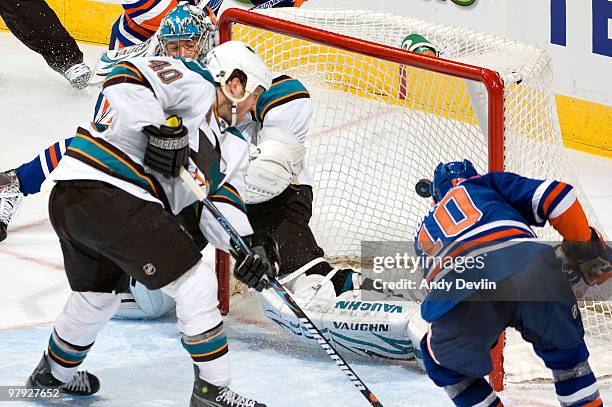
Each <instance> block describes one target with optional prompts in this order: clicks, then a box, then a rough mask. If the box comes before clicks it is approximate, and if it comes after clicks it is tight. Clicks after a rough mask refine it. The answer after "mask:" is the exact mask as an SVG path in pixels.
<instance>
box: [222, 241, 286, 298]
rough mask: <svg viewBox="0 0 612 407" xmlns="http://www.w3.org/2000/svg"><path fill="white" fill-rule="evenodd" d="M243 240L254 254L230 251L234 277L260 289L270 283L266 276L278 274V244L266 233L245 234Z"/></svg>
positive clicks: (248, 285)
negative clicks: (233, 262) (232, 257)
mask: <svg viewBox="0 0 612 407" xmlns="http://www.w3.org/2000/svg"><path fill="white" fill-rule="evenodd" d="M244 240H245V242H246V243H247V245H249V247H250V248H251V250H253V252H254V254H253V255H252V256H245V255H243V254H242V253H238V252H236V251H232V255H233V256H234V259H235V260H236V264H235V266H234V277H236V278H237V279H238V280H239V281H241V282H243V283H244V284H246V285H247V287H249V288H254V289H255V290H257V291H261V290H263V289H264V288H266V287H267V286H268V284H269V283H270V280H269V279H268V277H274V278H275V277H276V276H277V275H278V267H279V254H278V245H277V244H276V242H275V241H274V239H272V237H270V235H269V234H267V233H260V234H257V235H251V236H247V237H245V239H244Z"/></svg>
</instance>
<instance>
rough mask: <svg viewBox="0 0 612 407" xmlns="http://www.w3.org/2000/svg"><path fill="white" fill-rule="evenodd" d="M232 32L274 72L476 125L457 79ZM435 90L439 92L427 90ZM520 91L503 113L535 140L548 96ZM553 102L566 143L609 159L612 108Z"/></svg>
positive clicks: (267, 35)
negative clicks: (523, 123)
mask: <svg viewBox="0 0 612 407" xmlns="http://www.w3.org/2000/svg"><path fill="white" fill-rule="evenodd" d="M232 35H233V38H234V39H238V40H241V41H244V42H246V43H248V44H249V45H251V46H252V47H254V48H255V49H256V50H257V51H258V52H259V53H260V54H261V55H262V57H263V58H264V60H265V61H266V62H267V63H268V64H269V65H270V66H271V68H272V69H273V70H276V71H287V70H296V69H297V70H298V71H299V72H301V73H308V74H311V75H312V74H316V75H319V77H318V83H321V84H322V85H323V86H325V87H328V88H330V89H337V90H343V91H345V92H350V93H352V94H354V95H357V96H360V97H364V98H370V99H376V100H379V101H384V102H386V103H389V104H391V105H394V106H400V107H406V108H410V109H413V110H418V111H422V112H426V113H430V114H435V115H438V116H443V117H447V118H450V119H454V120H458V121H461V122H467V123H472V124H476V119H475V114H474V111H473V108H472V105H471V103H470V96H469V94H468V92H467V89H466V86H465V82H464V81H462V80H461V79H458V78H454V77H451V76H446V75H440V74H436V73H432V72H428V71H424V70H421V69H416V68H409V67H408V68H406V70H405V71H401V70H400V65H398V64H395V63H390V62H385V61H381V60H379V59H375V58H370V57H367V56H363V55H361V54H355V53H352V52H348V51H344V50H338V49H332V48H331V47H327V46H324V45H319V44H316V43H312V42H309V41H304V40H300V39H296V38H292V37H289V36H284V35H281V34H276V33H272V32H270V31H266V30H261V29H254V28H250V27H245V26H241V25H235V26H234V30H233V34H232ZM402 77H403V78H404V79H403V80H402ZM402 88H403V90H402V91H400V89H402ZM434 88H435V89H438V90H439V91H437V92H431V89H434ZM522 92H523V94H522V96H525V97H526V99H527V100H529V101H530V102H529V103H527V104H523V103H521V104H520V105H519V104H515V105H512V102H513V100H514V99H512V100H509V101H507V103H510V104H509V105H506V107H505V109H506V114H507V115H508V114H512V115H515V116H520V117H517V119H519V120H521V119H528V120H529V121H530V123H531V125H529V126H526V127H525V128H524V129H523V132H527V133H526V134H525V133H523V134H524V136H525V137H528V138H532V139H536V140H537V139H539V138H541V137H542V136H543V135H542V134H540V133H539V132H540V131H541V129H542V128H547V127H548V128H550V126H552V125H553V120H554V119H553V118H551V116H550V113H551V110H550V109H549V108H544V106H543V105H542V103H543V102H544V101H545V100H546V95H543V94H541V92H540V91H539V90H537V89H535V88H532V89H524V90H522ZM525 92H530V93H532V94H531V95H529V96H527V95H525ZM522 100H525V99H522ZM516 101H518V100H516ZM556 104H557V109H558V114H559V121H560V124H561V133H562V136H563V142H564V145H565V146H566V147H570V148H574V149H578V150H582V151H586V152H589V153H593V154H598V155H602V156H605V157H612V107H610V106H605V105H601V104H597V103H593V102H588V101H585V100H580V99H576V98H571V97H566V96H556Z"/></svg>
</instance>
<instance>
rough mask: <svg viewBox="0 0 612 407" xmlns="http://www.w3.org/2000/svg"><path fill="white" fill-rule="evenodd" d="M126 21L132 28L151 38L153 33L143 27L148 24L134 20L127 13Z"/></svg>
mask: <svg viewBox="0 0 612 407" xmlns="http://www.w3.org/2000/svg"><path fill="white" fill-rule="evenodd" d="M125 22H126V23H127V25H128V26H129V27H130V28H131V29H132V30H134V31H136V32H137V33H138V34H140V35H142V36H143V37H145V38H149V37H150V36H151V33H150V32H149V31H148V30H146V29H145V28H143V27H145V26H146V24H142V26H141V25H140V24H138V23H137V22H135V21H134V20H132V18H131V17H130V16H129V15H127V14H126V15H125Z"/></svg>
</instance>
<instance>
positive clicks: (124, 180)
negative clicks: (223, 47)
mask: <svg viewBox="0 0 612 407" xmlns="http://www.w3.org/2000/svg"><path fill="white" fill-rule="evenodd" d="M102 93H103V94H104V96H105V97H106V98H107V99H108V101H109V103H110V105H111V107H112V109H113V111H114V116H113V120H112V122H111V123H110V124H108V125H104V124H100V123H88V124H87V125H86V126H83V127H80V128H79V129H78V130H77V135H76V137H75V138H74V139H73V141H72V142H71V144H70V146H69V147H68V149H67V152H66V155H65V157H64V158H63V159H62V161H61V162H60V165H59V166H58V168H57V169H56V170H55V171H54V172H53V174H52V179H53V180H55V181H58V180H72V179H88V180H99V181H103V182H106V183H108V184H111V185H114V186H116V187H118V188H121V189H123V190H124V191H126V192H128V193H130V194H132V195H134V196H136V197H138V198H140V199H144V200H148V201H153V202H159V203H160V204H163V205H164V206H165V207H166V208H167V209H168V210H171V211H172V212H173V213H175V214H176V213H178V212H180V211H181V210H182V209H183V208H184V207H186V206H188V205H190V204H192V203H194V202H195V196H194V195H193V193H192V192H191V191H190V190H189V189H188V188H187V187H186V186H185V185H184V184H183V182H182V181H181V180H180V179H179V178H167V177H164V176H163V175H161V174H159V173H156V172H155V171H154V170H152V169H150V168H148V167H147V166H145V165H144V164H143V162H144V153H145V149H146V145H147V138H146V136H145V135H144V134H143V133H142V128H143V127H144V126H147V125H150V124H153V125H161V124H164V123H165V119H166V118H167V117H168V116H171V115H177V116H179V117H181V118H182V119H183V124H184V125H185V127H186V128H187V129H188V132H189V138H190V147H191V150H192V154H191V155H192V159H193V161H194V162H195V163H196V165H197V166H198V170H199V171H200V172H202V173H203V174H204V175H205V178H206V180H207V182H208V184H209V191H210V192H209V197H210V199H211V200H212V201H213V202H215V204H216V205H217V206H218V207H219V209H220V210H221V211H222V213H223V214H224V215H225V216H226V217H227V218H228V220H229V221H230V223H231V224H232V225H233V226H234V227H235V228H236V230H237V231H238V232H239V233H241V234H243V235H248V234H251V233H252V229H251V227H250V224H249V222H248V219H247V217H246V207H245V205H244V201H243V199H242V196H244V190H245V185H244V173H245V171H246V166H247V165H248V143H247V142H246V140H244V138H242V136H241V134H240V133H239V132H238V131H237V130H235V129H228V130H227V131H225V132H224V133H222V132H221V131H220V129H219V126H218V121H217V119H216V117H215V113H214V109H213V103H214V101H215V98H216V90H215V84H214V81H213V79H212V76H211V75H210V73H209V72H208V71H207V70H206V68H205V67H204V66H203V65H201V64H199V63H197V62H195V61H192V60H188V59H180V58H169V57H142V58H135V59H131V60H128V61H124V62H121V63H118V64H117V65H116V66H115V67H114V68H113V70H112V72H111V73H110V74H109V75H108V77H107V79H106V80H105V81H104V88H103V91H102ZM190 170H195V168H191V169H190ZM200 226H201V229H202V232H203V233H204V235H205V237H206V238H207V239H208V241H209V242H210V243H211V244H213V246H215V247H217V248H220V249H222V250H227V249H229V237H228V236H227V235H226V234H225V232H222V229H221V228H220V227H219V226H218V225H217V224H216V221H214V220H212V217H207V216H204V215H203V217H202V222H201V225H200Z"/></svg>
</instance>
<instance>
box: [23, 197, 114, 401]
mask: <svg viewBox="0 0 612 407" xmlns="http://www.w3.org/2000/svg"><path fill="white" fill-rule="evenodd" d="M71 192H73V191H70V190H68V191H66V190H65V189H62V188H57V189H56V188H54V190H53V192H52V194H51V196H50V198H49V215H50V219H51V224H52V225H53V228H54V229H55V232H56V233H57V235H58V236H59V239H60V246H61V248H62V253H63V256H64V267H65V269H66V275H67V277H68V282H69V283H70V287H71V289H72V290H73V292H72V294H71V295H70V297H69V298H68V301H67V302H66V305H65V307H64V309H63V310H62V312H61V313H60V315H59V316H58V318H57V320H56V322H55V325H54V328H53V333H52V334H51V336H50V338H49V344H48V347H47V351H46V352H45V353H44V354H43V357H42V359H41V361H40V363H39V364H38V366H37V367H36V369H35V370H34V372H33V373H32V375H31V376H30V378H29V379H28V382H27V385H28V386H30V387H36V388H49V387H51V388H59V389H60V390H62V391H63V392H65V393H68V394H78V395H90V394H94V393H95V392H97V391H98V389H99V387H100V383H99V381H98V379H97V378H96V377H95V376H94V375H92V374H90V373H87V372H78V373H77V369H78V367H79V365H80V364H81V363H82V362H83V360H84V359H85V357H86V356H87V353H88V352H89V350H90V349H91V347H92V346H93V344H94V342H95V338H96V336H97V334H98V332H100V330H101V329H102V328H103V327H104V325H105V324H106V323H107V322H108V320H109V319H110V317H111V316H112V315H113V314H114V313H115V311H116V310H117V307H118V305H119V296H118V295H117V294H115V293H114V290H115V288H116V287H117V285H118V284H119V282H120V280H121V277H122V275H123V271H122V270H121V269H120V268H119V267H118V266H117V265H116V264H115V263H113V262H112V261H110V260H109V259H107V258H106V257H104V256H103V255H101V254H100V253H99V252H97V251H95V250H93V249H91V248H90V247H88V246H91V245H87V244H84V243H83V240H84V239H82V232H81V230H80V227H79V224H80V222H81V221H82V219H81V218H80V217H79V216H74V213H71V211H74V210H75V209H77V210H78V209H80V206H79V204H78V202H77V201H78V200H80V199H81V198H83V199H86V196H85V195H82V194H80V195H75V194H71ZM75 207H76V208H75ZM91 238H92V239H95V236H92V237H91Z"/></svg>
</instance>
